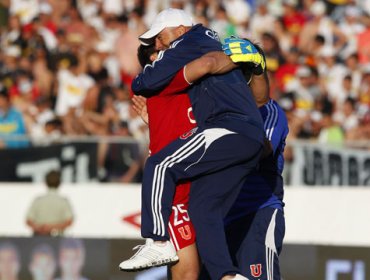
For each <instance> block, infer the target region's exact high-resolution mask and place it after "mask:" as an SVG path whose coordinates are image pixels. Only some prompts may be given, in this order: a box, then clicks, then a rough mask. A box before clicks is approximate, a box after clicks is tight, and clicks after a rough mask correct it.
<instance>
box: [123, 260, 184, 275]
mask: <svg viewBox="0 0 370 280" xmlns="http://www.w3.org/2000/svg"><path fill="white" fill-rule="evenodd" d="M178 262H179V258H177V259H175V260H174V259H164V260H162V261H160V262H155V263H152V265H150V266H139V267H135V268H121V267H119V270H120V271H124V272H136V271H142V270H146V269H150V268H153V267H160V266H165V265H174V264H176V263H178Z"/></svg>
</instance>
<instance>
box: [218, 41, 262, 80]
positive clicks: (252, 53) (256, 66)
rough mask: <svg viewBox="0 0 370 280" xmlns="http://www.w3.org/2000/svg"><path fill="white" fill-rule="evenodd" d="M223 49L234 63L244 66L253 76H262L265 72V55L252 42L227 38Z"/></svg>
mask: <svg viewBox="0 0 370 280" xmlns="http://www.w3.org/2000/svg"><path fill="white" fill-rule="evenodd" d="M222 49H223V51H224V53H225V54H226V55H228V56H230V58H231V60H232V61H233V62H234V63H238V64H239V63H241V64H243V66H246V67H247V68H248V69H250V71H251V72H252V73H253V74H255V75H261V74H262V73H264V72H265V70H266V60H265V55H264V53H263V51H262V49H261V48H259V47H258V46H256V45H254V44H253V43H252V42H251V41H249V40H247V39H241V38H235V37H231V38H226V39H225V43H224V44H223V45H222ZM244 64H245V65H244Z"/></svg>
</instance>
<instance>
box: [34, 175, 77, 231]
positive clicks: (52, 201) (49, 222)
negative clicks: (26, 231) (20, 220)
mask: <svg viewBox="0 0 370 280" xmlns="http://www.w3.org/2000/svg"><path fill="white" fill-rule="evenodd" d="M60 176H61V174H60V172H59V171H50V172H49V173H48V174H47V175H46V178H45V179H46V184H47V186H48V192H47V193H46V194H44V195H42V196H39V197H37V198H36V199H35V200H34V201H33V202H32V204H31V206H30V208H29V210H28V212H27V225H28V226H30V227H31V229H32V230H33V233H34V235H48V236H57V235H62V234H63V232H64V230H65V229H66V228H68V227H69V226H70V225H71V224H72V221H73V212H72V207H71V204H70V202H69V201H68V199H67V198H65V197H63V196H61V195H60V194H58V188H59V185H60Z"/></svg>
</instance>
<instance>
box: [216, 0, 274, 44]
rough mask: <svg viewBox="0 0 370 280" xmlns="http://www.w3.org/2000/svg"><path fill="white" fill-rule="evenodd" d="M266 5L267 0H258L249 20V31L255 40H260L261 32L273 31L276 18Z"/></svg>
mask: <svg viewBox="0 0 370 280" xmlns="http://www.w3.org/2000/svg"><path fill="white" fill-rule="evenodd" d="M267 5H268V1H267V0H262V1H258V2H257V9H256V13H254V14H253V16H252V18H251V20H250V29H251V33H252V34H253V39H254V40H257V41H261V37H262V34H263V33H272V32H274V22H275V20H276V19H275V17H274V16H273V15H272V14H270V13H269V12H268V9H267ZM215 30H218V29H215Z"/></svg>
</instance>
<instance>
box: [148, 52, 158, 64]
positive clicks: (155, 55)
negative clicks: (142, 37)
mask: <svg viewBox="0 0 370 280" xmlns="http://www.w3.org/2000/svg"><path fill="white" fill-rule="evenodd" d="M157 57H158V55H157V53H153V54H151V55H150V57H149V59H150V61H151V62H153V61H154V60H156V59H157Z"/></svg>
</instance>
